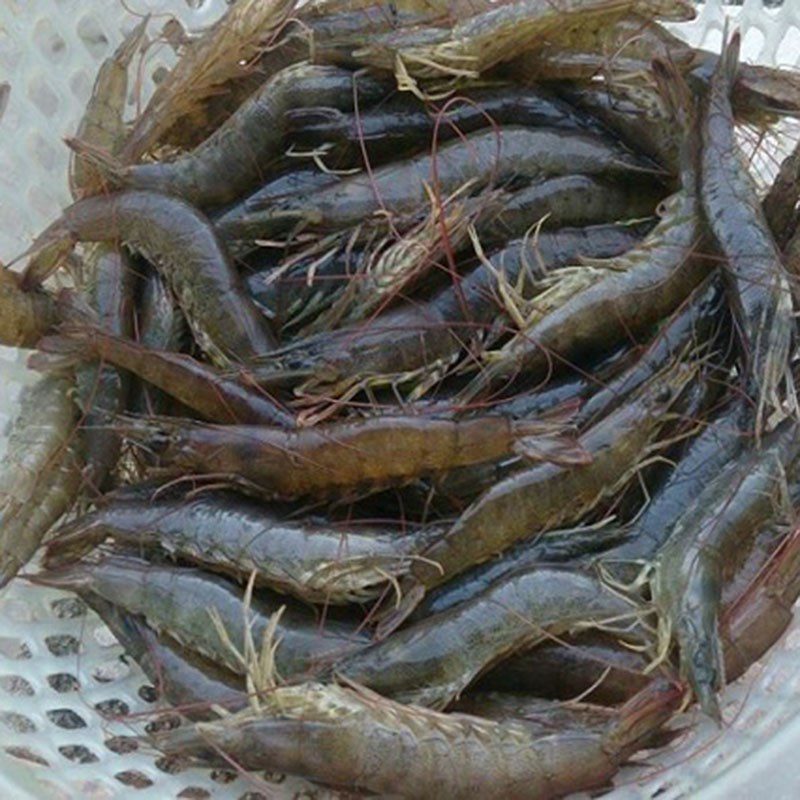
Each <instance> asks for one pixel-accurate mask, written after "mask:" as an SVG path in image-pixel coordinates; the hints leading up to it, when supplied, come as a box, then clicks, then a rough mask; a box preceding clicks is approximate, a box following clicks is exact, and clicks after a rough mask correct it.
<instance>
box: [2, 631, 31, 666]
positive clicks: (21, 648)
mask: <svg viewBox="0 0 800 800" xmlns="http://www.w3.org/2000/svg"><path fill="white" fill-rule="evenodd" d="M0 655H2V656H5V657H6V658H11V659H14V661H21V660H27V659H29V658H32V657H33V655H32V653H31V649H30V647H28V645H27V644H26V643H25V642H23V641H22V639H13V638H12V637H10V636H0Z"/></svg>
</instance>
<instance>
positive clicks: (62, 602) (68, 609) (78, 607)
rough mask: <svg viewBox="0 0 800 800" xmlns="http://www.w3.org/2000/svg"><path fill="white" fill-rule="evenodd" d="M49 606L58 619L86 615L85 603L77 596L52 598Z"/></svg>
mask: <svg viewBox="0 0 800 800" xmlns="http://www.w3.org/2000/svg"><path fill="white" fill-rule="evenodd" d="M50 608H51V610H52V612H53V614H54V615H55V616H56V617H58V619H77V618H78V617H85V616H86V603H84V602H83V600H81V599H80V598H79V597H61V598H59V599H58V600H53V602H52V603H50Z"/></svg>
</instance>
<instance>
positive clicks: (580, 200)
mask: <svg viewBox="0 0 800 800" xmlns="http://www.w3.org/2000/svg"><path fill="white" fill-rule="evenodd" d="M663 196H664V191H663V189H660V188H659V187H658V185H654V184H652V183H646V182H644V181H636V182H633V183H631V182H626V181H616V182H615V181H609V180H604V179H602V178H596V177H593V176H591V175H577V174H576V175H563V176H560V177H556V178H549V179H547V180H543V181H538V182H536V183H534V184H533V185H532V186H528V187H527V188H525V189H520V190H518V191H516V192H514V193H513V194H512V195H511V196H510V197H508V198H507V200H506V201H505V203H504V204H503V208H502V211H500V213H499V214H497V215H489V219H488V220H487V221H486V222H484V223H481V222H479V223H478V224H477V225H476V227H477V231H478V235H479V236H480V239H481V242H483V243H487V242H492V241H504V242H505V241H507V240H508V239H513V238H517V237H520V236H524V235H525V233H526V232H527V231H528V230H530V228H531V225H535V224H536V223H537V222H538V221H539V220H542V221H543V227H544V228H560V227H564V226H567V225H575V226H579V225H596V224H598V223H604V222H613V221H614V220H618V219H641V218H642V217H649V216H651V215H652V214H653V212H654V211H655V209H656V206H657V205H658V202H659V200H661V199H662V198H663Z"/></svg>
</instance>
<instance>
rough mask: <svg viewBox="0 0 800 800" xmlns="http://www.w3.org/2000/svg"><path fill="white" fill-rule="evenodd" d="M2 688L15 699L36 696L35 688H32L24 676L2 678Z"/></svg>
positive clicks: (0, 686) (5, 676)
mask: <svg viewBox="0 0 800 800" xmlns="http://www.w3.org/2000/svg"><path fill="white" fill-rule="evenodd" d="M0 688H2V689H3V691H6V692H8V693H9V694H10V695H14V696H15V697H19V696H20V695H22V696H24V697H32V696H33V694H34V691H33V686H31V685H30V684H29V683H28V681H26V680H25V678H23V677H22V675H2V676H0Z"/></svg>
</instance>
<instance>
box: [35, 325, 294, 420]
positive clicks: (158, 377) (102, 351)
mask: <svg viewBox="0 0 800 800" xmlns="http://www.w3.org/2000/svg"><path fill="white" fill-rule="evenodd" d="M39 350H41V351H43V352H45V353H47V354H54V355H55V356H56V357H57V358H58V359H59V360H60V361H61V362H63V361H64V360H65V359H66V360H72V359H77V360H83V359H91V358H98V359H100V360H102V361H107V362H109V363H110V364H113V365H114V366H116V367H119V368H121V369H123V370H126V371H130V372H132V373H133V374H134V375H136V376H137V377H139V378H141V379H142V380H144V381H147V382H148V383H150V384H152V385H153V386H156V387H158V388H159V389H160V390H161V391H163V392H166V393H167V394H169V395H171V396H172V397H174V398H175V399H176V400H178V401H180V402H181V403H183V405H185V406H186V407H187V408H191V409H193V410H194V411H196V412H197V413H198V414H200V416H202V417H203V418H204V419H207V420H210V421H211V422H220V423H231V424H237V423H239V424H244V425H276V426H277V427H279V428H287V429H288V428H294V427H296V420H295V417H294V416H293V415H292V414H291V413H290V412H289V411H287V410H286V409H285V408H284V407H283V406H282V405H280V404H279V403H278V402H277V401H275V400H273V399H272V398H271V397H270V396H269V395H268V394H267V393H266V392H265V391H264V390H262V389H259V388H257V387H252V386H251V387H248V386H247V385H246V384H245V383H243V382H242V381H237V380H235V379H233V378H226V377H225V376H224V375H221V374H220V373H219V372H218V371H217V370H215V369H214V368H213V367H210V366H208V365H207V364H203V363H202V362H200V361H197V360H196V359H194V358H192V357H191V356H187V355H183V354H182V353H171V352H168V351H166V350H151V349H149V348H147V347H144V346H143V345H141V344H137V343H136V342H134V341H132V340H131V339H125V338H122V337H120V336H112V335H111V334H109V333H106V332H104V331H102V330H99V329H97V328H95V327H93V326H90V325H83V326H75V325H69V326H62V327H61V328H60V333H59V335H58V336H51V337H46V338H45V339H43V340H42V341H41V342H40V343H39ZM114 411H115V413H121V412H122V411H123V409H122V408H118V409H114ZM107 427H108V426H107ZM112 433H113V431H112Z"/></svg>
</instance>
